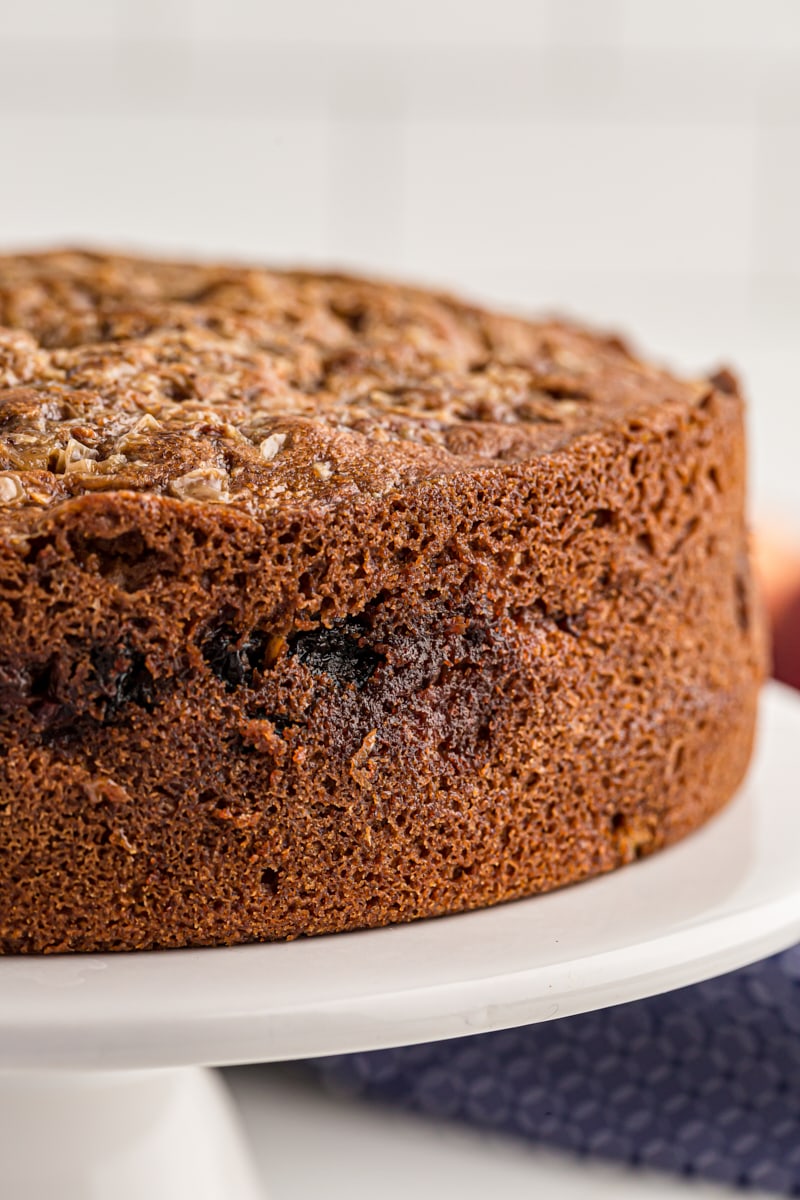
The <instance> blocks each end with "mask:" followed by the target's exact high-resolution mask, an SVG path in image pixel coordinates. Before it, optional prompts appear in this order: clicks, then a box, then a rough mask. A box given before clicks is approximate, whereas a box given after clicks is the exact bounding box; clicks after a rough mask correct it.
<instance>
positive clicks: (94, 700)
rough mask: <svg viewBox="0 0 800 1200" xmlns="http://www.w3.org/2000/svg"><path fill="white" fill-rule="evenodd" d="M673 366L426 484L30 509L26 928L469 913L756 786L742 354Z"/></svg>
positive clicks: (12, 713)
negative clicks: (746, 782) (576, 424)
mask: <svg viewBox="0 0 800 1200" xmlns="http://www.w3.org/2000/svg"><path fill="white" fill-rule="evenodd" d="M610 353H612V354H617V353H620V354H621V353H623V352H622V351H616V350H613V351H610ZM659 386H660V385H657V384H656V383H654V382H653V380H651V381H650V389H651V391H650V394H649V395H648V398H647V401H646V402H644V401H642V400H641V397H640V398H639V400H638V401H637V403H636V404H634V405H632V406H631V407H630V408H628V409H623V410H621V411H617V410H615V409H614V406H613V404H612V405H610V406H609V410H608V411H607V412H606V413H605V414H604V415H603V417H602V419H599V420H598V423H597V424H592V423H591V422H589V424H588V426H586V427H584V428H581V429H573V430H571V431H570V433H569V436H568V437H566V439H565V438H564V434H563V429H562V428H561V427H559V432H558V437H559V438H560V439H561V442H560V444H556V445H549V447H548V448H542V447H541V446H540V447H539V448H538V449H537V450H536V452H535V453H534V452H530V453H529V454H528V456H527V457H523V458H521V459H516V458H515V457H514V456H510V457H509V458H508V459H503V458H502V457H499V458H497V457H495V458H493V459H490V460H488V461H487V456H481V455H477V456H476V455H472V454H471V455H465V456H457V455H454V454H452V453H451V452H449V451H448V452H447V456H446V458H445V457H444V456H441V458H437V459H436V465H435V466H432V463H433V461H434V460H433V459H431V458H430V457H426V458H425V469H424V470H419V469H418V468H417V467H414V468H413V469H409V471H408V472H407V473H406V475H405V476H404V478H403V480H402V484H398V483H397V481H396V480H395V482H394V483H393V484H392V485H391V486H386V485H385V484H381V485H380V486H373V487H371V488H367V487H366V486H365V487H363V488H358V489H355V490H353V489H351V490H348V488H347V487H344V488H343V489H342V490H341V491H339V492H336V493H333V492H331V490H330V488H331V479H330V478H327V479H322V478H320V483H321V485H323V490H322V491H318V492H313V493H312V492H304V491H303V490H302V488H298V489H297V490H296V491H292V490H291V489H289V488H287V490H286V492H284V493H278V498H277V499H276V498H275V497H273V500H272V502H271V503H270V504H268V503H267V502H266V500H265V499H263V497H262V499H261V500H260V501H259V502H258V503H257V504H256V505H252V504H251V503H249V502H248V503H240V502H233V503H231V502H228V503H220V502H218V500H217V499H216V498H214V499H212V500H208V499H203V498H197V499H192V498H190V497H188V496H176V495H175V494H174V493H173V494H170V493H169V489H168V488H167V489H161V488H159V487H153V488H152V489H150V490H137V489H136V488H127V489H122V488H116V487H115V488H102V489H100V490H99V491H97V490H93V489H91V488H89V489H86V490H84V491H82V492H79V493H77V494H75V495H74V496H71V497H70V498H64V496H63V495H59V497H58V498H57V499H55V500H51V501H49V502H48V503H38V502H36V501H34V502H32V503H31V502H29V501H27V500H26V501H25V502H22V503H19V504H16V505H12V506H10V508H7V510H6V512H5V521H4V524H3V535H2V543H0V549H1V551H2V555H3V570H2V576H1V578H2V584H1V585H0V588H1V590H0V603H2V620H1V623H0V714H1V715H0V741H1V742H2V746H3V755H2V762H1V765H0V821H2V825H1V826H0V829H2V834H1V835H0V836H1V837H2V857H1V858H0V882H1V883H2V887H0V945H2V947H3V949H4V950H5V951H6V952H25V951H34V952H40V951H54V950H55V951H57V950H91V949H132V948H143V947H150V946H180V945H212V944H226V943H234V942H240V941H246V940H252V939H262V938H275V937H292V936H296V935H298V934H301V933H319V932H327V931H334V930H339V929H346V928H355V927H361V926H368V925H380V924H385V923H387V922H390V921H397V920H407V919H413V918H416V917H420V916H430V915H435V914H439V913H443V912H451V911H457V910H459V909H463V908H469V907H476V906H480V905H485V904H489V903H496V902H498V901H502V900H507V899H512V898H515V897H518V896H523V895H529V894H532V893H534V892H537V891H544V890H548V889H551V888H553V887H557V886H562V885H564V884H567V883H571V882H575V881H577V880H579V879H582V878H586V877H588V876H590V875H593V874H597V873H599V872H601V871H605V870H609V869H612V868H613V867H616V866H618V865H620V864H622V863H624V862H627V861H629V860H630V859H631V858H633V857H636V856H637V855H639V854H645V853H649V852H650V851H652V850H655V849H657V848H659V847H660V846H661V845H663V844H666V843H667V842H669V841H672V840H674V839H676V838H677V837H680V836H683V835H684V834H685V833H687V832H688V831H689V830H691V829H692V828H694V827H696V826H697V825H698V824H699V823H700V822H701V821H702V820H704V819H705V818H706V817H707V816H709V815H710V814H711V813H712V812H713V811H715V810H716V809H717V808H719V807H720V806H721V805H722V804H723V803H725V801H726V800H727V799H728V798H729V797H730V795H731V794H732V793H733V791H734V790H735V787H736V786H737V784H738V782H739V780H740V779H741V777H742V774H743V772H744V770H745V767H746V763H747V760H748V757H749V752H750V745H751V740H752V732H753V727H754V720H755V708H756V697H757V690H758V685H759V683H760V680H761V677H762V674H763V654H764V651H763V637H762V630H761V623H760V618H759V614H758V611H757V606H756V604H755V602H754V597H753V594H752V583H751V578H750V570H749V562H748V554H747V545H746V531H745V527H744V517H743V510H744V439H743V429H742V405H741V400H740V397H739V396H738V393H737V391H736V388H735V385H734V383H733V381H732V380H731V379H730V378H729V377H728V376H727V375H723V376H720V377H719V378H718V379H717V380H716V382H715V383H705V384H693V385H691V386H690V385H678V384H674V385H672V384H670V385H668V386H667V385H663V386H661V390H659ZM562 403H563V401H562ZM545 424H546V423H545ZM483 432H485V431H483ZM346 436H350V435H349V434H347V435H346ZM414 445H416V443H414ZM425 454H426V455H427V454H428V449H427V448H426V449H425ZM435 454H436V455H440V448H438V447H437V448H435ZM314 461H317V460H314ZM442 461H445V462H446V467H445V468H444V469H441V462H442ZM374 462H375V460H374V459H371V460H370V463H371V464H374ZM454 464H455V465H454ZM286 470H287V471H289V470H290V467H289V466H287V468H286ZM259 471H260V472H262V469H261V467H259ZM268 475H269V472H268V471H266V472H262V473H261V474H259V477H258V478H259V481H261V480H264V479H267V478H268ZM334 482H335V481H334ZM325 485H327V490H325ZM26 486H28V484H27V482H26ZM259 486H260V485H259V482H257V483H256V485H255V487H253V488H252V491H254V492H255V493H257V494H260V492H259ZM165 491H166V494H164V492H165Z"/></svg>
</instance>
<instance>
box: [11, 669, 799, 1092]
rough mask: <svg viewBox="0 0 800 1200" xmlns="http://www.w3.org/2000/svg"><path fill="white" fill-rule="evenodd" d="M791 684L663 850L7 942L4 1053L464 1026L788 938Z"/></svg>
mask: <svg viewBox="0 0 800 1200" xmlns="http://www.w3.org/2000/svg"><path fill="white" fill-rule="evenodd" d="M798 780H800V699H798V697H797V696H795V695H794V694H792V693H790V692H789V691H788V690H786V689H783V688H780V687H778V686H777V685H771V686H770V687H769V688H768V689H767V690H766V693H765V696H764V703H763V709H762V721H761V735H760V739H759V746H758V751H757V755H756V760H755V762H754V765H753V768H752V770H751V773H750V776H749V779H748V782H747V784H746V786H745V787H744V788H743V790H742V791H741V793H740V794H739V795H738V796H737V797H736V799H735V800H734V802H733V803H732V804H731V805H729V807H728V808H727V809H726V811H725V812H723V813H722V814H721V815H720V816H718V817H716V818H715V819H714V820H713V821H711V822H710V823H709V824H708V825H707V826H706V827H705V828H704V829H702V830H700V831H699V832H698V833H696V834H694V835H693V836H692V837H690V838H688V839H687V840H686V841H684V842H682V843H681V844H680V845H678V846H675V847H673V848H671V849H669V850H667V851H664V852H663V853H661V854H659V855H656V856H655V857H653V858H649V859H645V860H643V861H641V862H638V863H636V864H634V865H632V866H629V867H626V868H625V869H624V870H622V871H618V872H615V873H614V874H611V875H607V876H605V877H603V878H601V879H597V880H592V881H590V882H588V883H582V884H580V885H578V886H577V887H573V888H569V889H566V890H564V891H562V892H556V893H553V894H551V895H547V896H539V897H535V898H533V899H531V900H523V901H518V902H516V903H514V904H507V905H503V906H501V907H499V908H495V909H490V910H486V911H483V912H476V913H468V914H463V915H460V916H454V917H445V918H441V919H439V920H431V921H421V922H418V923H416V924H414V925H405V926H396V927H393V928H389V929H380V930H372V931H368V932H361V933H352V934H337V935H335V936H333V937H324V938H314V939H309V940H300V941H296V942H292V943H289V944H274V945H265V946H241V947H234V948H231V949H220V950H214V949H212V950H183V951H168V952H162V953H140V954H115V955H109V954H97V955H67V956H63V957H45V958H26V957H20V958H4V959H0V1068H2V1067H26V1068H27V1067H36V1066H42V1067H49V1068H52V1067H56V1066H63V1067H71V1068H77V1069H81V1068H87V1069H92V1068H96V1067H109V1068H139V1067H141V1068H144V1067H157V1066H178V1065H184V1064H191V1063H237V1062H258V1061H261V1062H266V1061H272V1060H282V1059H293V1058H302V1057H307V1056H311V1055H318V1054H329V1053H339V1052H344V1051H350V1050H364V1049H374V1048H377V1047H381V1046H390V1045H401V1044H407V1043H413V1042H423V1041H432V1040H435V1039H439V1038H447V1037H457V1036H459V1035H462V1034H466V1033H477V1032H479V1031H482V1030H489V1029H500V1028H504V1027H506V1028H507V1027H510V1026H513V1025H522V1024H528V1023H531V1022H534V1021H546V1020H550V1019H551V1018H553V1017H561V1016H567V1015H569V1014H570V1013H577V1012H585V1011H587V1010H589V1009H594V1008H602V1007H604V1006H606V1005H609V1004H616V1003H619V1002H621V1001H625V1000H634V999H638V998H640V997H642V996H648V995H653V994H655V993H657V992H661V991H667V990H669V989H672V988H676V987H681V986H683V985H684V984H687V983H693V982H697V981H699V980H701V979H704V978H708V977H710V976H712V975H716V974H720V973H722V972H724V971H728V970H732V969H733V968H735V967H738V966H742V965H744V964H745V963H747V962H751V961H753V960H755V959H757V958H760V957H762V956H764V955H767V954H769V953H772V952H774V951H776V950H779V949H782V948H784V947H786V946H788V945H790V944H792V942H794V941H796V940H797V939H798V938H800V804H798V803H797V800H798V790H800V786H799V784H798Z"/></svg>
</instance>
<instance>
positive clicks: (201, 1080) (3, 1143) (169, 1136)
mask: <svg viewBox="0 0 800 1200" xmlns="http://www.w3.org/2000/svg"><path fill="white" fill-rule="evenodd" d="M0 1173H1V1175H2V1184H1V1185H0V1191H1V1192H2V1195H3V1196H7V1197H8V1198H9V1200H12V1197H13V1200H53V1197H54V1196H57V1197H58V1200H143V1198H144V1197H146V1198H147V1200H264V1196H263V1191H262V1189H261V1187H260V1186H259V1185H258V1184H257V1183H256V1179H255V1175H254V1173H253V1171H252V1168H251V1166H250V1161H249V1155H248V1151H247V1149H246V1147H245V1144H244V1141H243V1139H242V1135H241V1133H240V1131H239V1127H238V1123H237V1120H236V1114H235V1110H234V1107H233V1102H232V1101H231V1099H230V1098H229V1096H228V1094H227V1091H226V1088H225V1085H224V1083H223V1082H222V1080H221V1079H220V1078H219V1076H218V1075H217V1073H216V1072H214V1071H210V1070H207V1069H205V1068H202V1067H184V1068H180V1069H176V1070H165V1071H119V1072H118V1071H108V1072H102V1071H95V1072H88V1071H87V1072H78V1071H58V1072H50V1071H3V1072H0Z"/></svg>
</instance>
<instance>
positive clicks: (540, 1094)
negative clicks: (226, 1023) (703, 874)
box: [315, 946, 800, 1195]
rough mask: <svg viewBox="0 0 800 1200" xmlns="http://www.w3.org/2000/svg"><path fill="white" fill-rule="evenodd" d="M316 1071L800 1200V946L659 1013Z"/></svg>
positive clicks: (590, 1148)
mask: <svg viewBox="0 0 800 1200" xmlns="http://www.w3.org/2000/svg"><path fill="white" fill-rule="evenodd" d="M315 1066H316V1068H317V1069H318V1070H319V1071H321V1073H322V1075H323V1078H324V1079H325V1080H326V1081H327V1082H328V1083H329V1085H330V1086H332V1087H335V1088H337V1089H338V1090H342V1089H344V1090H345V1091H348V1092H351V1093H353V1094H357V1095H363V1096H365V1097H369V1098H374V1099H377V1100H384V1101H386V1102H387V1103H391V1104H397V1105H400V1106H401V1107H403V1108H407V1109H412V1110H414V1111H416V1112H420V1113H429V1114H431V1115H433V1116H438V1117H449V1118H453V1119H456V1120H461V1121H466V1122H469V1123H470V1124H473V1125H477V1126H482V1127H484V1128H487V1129H492V1130H499V1131H503V1132H507V1133H509V1134H512V1135H516V1136H518V1137H523V1138H527V1139H529V1140H531V1141H534V1142H537V1143H539V1144H542V1145H547V1146H551V1147H557V1148H564V1149H567V1150H570V1151H573V1152H574V1151H577V1152H578V1153H579V1154H584V1155H595V1156H600V1157H603V1158H606V1159H616V1160H619V1161H623V1162H627V1163H635V1164H641V1165H642V1166H645V1167H650V1168H660V1169H663V1170H666V1171H673V1172H678V1173H681V1174H685V1175H695V1176H698V1177H702V1178H707V1179H712V1180H716V1181H721V1182H725V1183H730V1184H739V1185H742V1186H746V1187H753V1188H759V1189H761V1190H765V1191H774V1192H776V1193H779V1194H786V1195H800V946H796V947H794V948H793V949H791V950H788V951H786V952H785V953H783V954H779V955H776V956H775V957H773V958H770V959H767V960H765V961H763V962H760V963H756V964H755V965H753V966H750V967H745V968H744V969H742V970H740V971H736V972H733V973H732V974H729V975H725V976H722V977H721V978H719V979H713V980H710V981H709V982H707V983H701V984H698V985H696V986H694V987H688V988H683V989H681V990H680V991H676V992H672V993H669V994H667V995H664V996H657V997H655V998H653V999H650V1000H642V1001H638V1002H635V1003H631V1004H621V1005H618V1006H617V1007H615V1008H610V1009H605V1010H603V1011H600V1012H592V1013H586V1014H585V1015H582V1016H577V1017H569V1018H565V1019H563V1020H559V1021H552V1022H549V1023H546V1024H541V1025H531V1026H528V1027H525V1028H521V1029H513V1030H509V1031H506V1032H501V1033H490V1034H482V1035H479V1036H473V1037H468V1038H460V1039H458V1040H456V1041H450V1042H439V1043H435V1044H432V1045H423V1046H412V1047H407V1048H404V1049H399V1050H386V1051H379V1052H375V1053H372V1054H354V1055H348V1056H340V1057H336V1058H328V1059H321V1060H318V1061H317V1062H316V1064H315Z"/></svg>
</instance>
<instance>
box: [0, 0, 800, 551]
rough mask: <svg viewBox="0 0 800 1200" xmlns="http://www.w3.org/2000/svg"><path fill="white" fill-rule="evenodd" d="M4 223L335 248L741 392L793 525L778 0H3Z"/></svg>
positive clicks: (770, 513)
mask: <svg viewBox="0 0 800 1200" xmlns="http://www.w3.org/2000/svg"><path fill="white" fill-rule="evenodd" d="M0 11H1V12H2V21H0V145H1V146H2V166H1V167H0V231H1V233H2V236H1V238H0V240H1V241H2V242H3V243H4V244H5V246H7V247H11V248H18V247H28V246H42V245H47V244H52V243H65V242H71V243H75V242H78V241H84V242H90V243H93V244H100V245H111V244H113V245H118V244H119V245H122V246H126V247H131V248H134V249H135V248H150V249H153V250H156V251H159V252H166V253H201V254H204V255H211V256H219V255H222V256H226V255H227V256H242V257H251V258H254V259H264V260H275V261H278V262H289V263H298V262H322V263H326V264H328V263H330V264H341V265H349V266H352V267H355V268H358V269H363V270H368V271H372V272H377V273H380V274H397V275H401V276H406V277H409V278H412V279H414V280H420V281H423V282H424V281H432V282H435V283H437V284H444V285H447V286H451V287H453V288H457V289H460V290H462V291H466V292H467V293H469V294H471V295H473V296H476V297H479V298H484V299H486V300H488V301H492V302H496V303H498V304H502V305H505V306H507V307H511V308H515V309H522V310H526V309H527V310H537V309H545V310H558V311H562V312H564V311H565V312H570V313H576V314H579V315H582V316H584V317H586V318H589V319H590V320H592V321H594V322H597V323H600V324H602V325H606V326H612V327H619V328H621V329H623V330H625V331H630V332H631V333H632V334H633V336H634V339H635V342H636V343H637V344H638V345H639V346H640V347H642V348H643V349H645V350H646V351H648V352H650V353H652V354H654V355H655V356H656V357H658V358H660V359H662V360H665V361H667V362H669V363H671V364H673V365H675V366H677V367H680V368H682V369H685V370H689V371H697V370H701V369H706V368H710V367H712V366H714V365H716V364H717V363H719V362H721V361H726V362H730V363H733V364H734V365H735V366H736V367H737V368H738V370H739V371H740V372H741V374H742V376H743V378H744V380H745V383H746V385H747V389H748V392H749V394H750V397H751V399H752V409H751V425H752V432H753V454H752V467H753V470H752V480H753V495H754V508H755V511H756V513H757V515H758V516H759V517H760V518H761V519H765V518H767V517H775V516H776V515H777V516H778V517H781V518H782V519H783V521H784V523H794V524H795V525H796V527H797V529H798V531H800V469H798V464H797V461H796V460H797V450H798V443H799V439H800V396H798V391H800V336H799V334H800V232H799V231H798V219H799V214H800V71H798V61H800V59H799V58H798V55H800V3H797V0H758V2H755V0H669V2H667V0H491V3H487V2H486V0H483V2H482V3H479V2H478V0H403V2H402V3H386V2H385V0H372V2H368V0H292V2H290V3H286V2H283V3H272V2H270V0H227V2H226V3H220V2H218V0H69V2H65V0H25V3H17V4H11V3H8V0H0Z"/></svg>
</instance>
